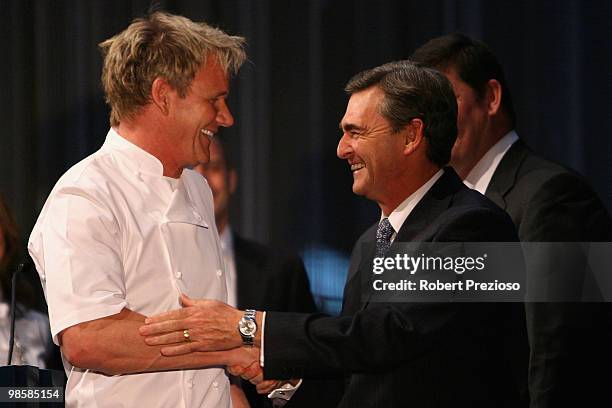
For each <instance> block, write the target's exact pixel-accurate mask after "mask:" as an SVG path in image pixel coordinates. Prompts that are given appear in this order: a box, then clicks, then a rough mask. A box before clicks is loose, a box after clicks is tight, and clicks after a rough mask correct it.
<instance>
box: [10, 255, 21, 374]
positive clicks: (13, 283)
mask: <svg viewBox="0 0 612 408" xmlns="http://www.w3.org/2000/svg"><path fill="white" fill-rule="evenodd" d="M24 266H25V263H20V264H19V266H17V269H16V270H15V272H14V273H13V277H12V278H11V331H10V334H9V349H8V362H7V365H11V361H12V360H13V347H14V345H15V309H16V306H17V302H16V299H15V297H16V296H15V287H16V286H17V285H16V283H17V275H19V273H20V272H21V271H22V270H23V267H24Z"/></svg>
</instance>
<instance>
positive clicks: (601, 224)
mask: <svg viewBox="0 0 612 408" xmlns="http://www.w3.org/2000/svg"><path fill="white" fill-rule="evenodd" d="M486 195H487V196H488V197H489V198H491V200H493V201H494V202H495V203H496V204H498V205H499V206H500V207H501V208H503V209H504V210H506V211H507V212H508V214H510V217H511V218H512V220H513V222H514V224H515V225H516V227H517V230H518V234H519V238H520V240H521V241H525V242H596V241H612V221H611V220H610V217H609V215H608V213H607V211H606V209H605V208H604V206H603V205H602V203H601V201H600V200H599V199H598V198H597V196H596V195H595V193H594V192H593V191H592V190H591V188H590V187H589V186H588V185H587V183H586V182H585V181H584V180H583V178H582V177H580V176H579V175H578V174H576V173H574V172H573V171H570V170H568V169H566V168H564V167H562V166H560V165H558V164H555V163H552V162H550V161H547V160H544V159H542V158H540V157H538V156H536V155H535V154H533V152H531V150H529V149H528V148H527V147H526V146H525V144H524V143H523V142H522V141H520V140H519V141H517V142H516V143H515V144H514V145H513V146H512V147H511V148H510V149H509V150H508V152H507V153H506V155H505V156H504V157H503V159H502V161H501V162H500V164H499V166H498V168H497V169H496V171H495V173H494V174H493V177H492V179H491V183H490V184H489V187H488V188H487V191H486ZM541 261H543V262H539V260H538V259H534V260H533V261H532V262H528V264H527V273H528V276H529V277H528V280H529V281H530V282H536V283H537V282H542V284H543V285H551V284H558V282H557V281H558V280H559V279H560V278H559V276H560V274H561V271H564V272H565V271H568V272H569V275H568V274H564V275H563V279H564V280H571V285H573V286H575V287H577V288H580V287H581V286H582V285H584V284H585V280H586V279H588V275H587V274H586V272H588V271H585V265H578V266H576V265H575V262H576V260H575V259H570V258H569V257H568V256H566V254H559V253H555V254H554V255H552V256H550V257H548V259H542V260H541ZM569 262H571V264H569ZM543 265H546V266H545V267H544V266H543ZM526 313H527V324H528V331H529V339H530V346H531V353H530V367H529V388H530V395H531V406H532V407H538V408H544V407H546V408H548V407H553V408H554V407H561V406H597V405H599V404H597V402H600V401H606V400H607V401H608V404H609V403H610V402H609V401H610V400H611V398H610V397H609V392H608V387H609V380H608V379H607V378H606V376H602V375H600V373H601V372H603V371H602V370H608V369H609V368H610V367H611V366H612V346H611V345H612V316H611V313H610V307H609V305H608V304H597V303H594V304H588V303H582V304H578V303H527V304H526Z"/></svg>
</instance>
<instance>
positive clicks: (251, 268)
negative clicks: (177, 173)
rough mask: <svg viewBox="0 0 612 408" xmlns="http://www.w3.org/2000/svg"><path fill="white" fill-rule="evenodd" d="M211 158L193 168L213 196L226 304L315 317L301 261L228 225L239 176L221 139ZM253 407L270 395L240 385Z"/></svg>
mask: <svg viewBox="0 0 612 408" xmlns="http://www.w3.org/2000/svg"><path fill="white" fill-rule="evenodd" d="M209 149H210V160H209V162H208V163H207V164H200V165H198V166H197V167H196V168H195V170H196V171H198V172H199V173H200V174H202V175H203V176H204V177H205V178H206V180H207V182H208V185H209V186H210V189H211V191H212V193H213V202H214V209H215V223H216V225H217V230H218V231H219V238H220V241H221V247H222V249H223V255H224V258H225V267H226V273H227V275H228V277H227V279H228V304H230V305H232V306H234V307H237V308H238V309H246V308H248V307H251V308H254V309H257V310H275V311H284V312H301V313H314V312H316V306H315V303H314V299H313V297H312V294H311V292H310V284H309V282H308V276H307V275H306V270H305V269H304V264H303V262H302V260H301V259H300V258H299V257H298V256H296V255H291V254H287V253H284V252H282V251H280V250H275V249H273V248H270V247H267V246H265V245H263V244H260V243H258V242H256V241H252V240H248V239H245V238H242V237H241V236H240V235H238V234H237V233H236V232H234V231H233V230H232V229H231V226H230V202H231V198H232V196H233V194H234V192H235V191H236V187H237V183H238V174H237V171H236V168H235V167H234V166H233V162H232V160H231V158H230V157H229V156H228V155H227V153H226V149H225V146H224V144H223V140H222V139H221V138H215V139H213V140H212V141H211V144H210V148H209ZM242 387H243V390H244V392H245V395H246V397H247V399H248V401H249V404H250V405H251V408H258V407H264V406H267V402H268V401H267V398H266V396H262V395H259V394H257V392H256V390H255V387H254V386H252V385H251V384H249V383H243V384H242Z"/></svg>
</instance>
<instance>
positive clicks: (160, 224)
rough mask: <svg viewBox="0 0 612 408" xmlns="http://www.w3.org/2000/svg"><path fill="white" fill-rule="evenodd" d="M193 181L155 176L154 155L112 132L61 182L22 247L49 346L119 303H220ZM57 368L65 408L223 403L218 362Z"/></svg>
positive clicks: (150, 308)
mask: <svg viewBox="0 0 612 408" xmlns="http://www.w3.org/2000/svg"><path fill="white" fill-rule="evenodd" d="M202 180H203V178H202V177H201V176H200V175H199V174H198V173H196V172H194V171H192V170H188V169H186V170H184V171H183V173H182V175H181V177H180V178H179V179H172V178H168V177H164V176H163V166H162V164H161V162H160V161H159V160H158V159H157V158H155V157H154V156H152V155H150V154H149V153H147V152H146V151H144V150H142V149H140V148H139V147H137V146H135V145H133V144H132V143H130V142H128V141H127V140H125V139H123V138H122V137H121V136H119V135H118V134H117V133H116V132H115V131H114V130H113V129H111V130H110V131H109V132H108V135H107V138H106V141H105V143H104V145H103V146H102V148H101V149H100V150H99V151H97V152H96V153H94V154H92V155H91V156H89V157H87V158H86V159H84V160H83V161H81V162H80V163H78V164H76V165H75V166H74V167H72V168H71V169H70V170H68V171H67V172H66V173H65V174H64V175H63V176H62V177H61V178H60V180H59V181H58V182H57V184H56V185H55V187H54V188H53V190H52V191H51V194H50V195H49V198H48V199H47V202H46V203H45V205H44V207H43V210H42V212H41V214H40V216H39V218H38V221H37V222H36V225H35V226H34V229H33V231H32V234H31V236H30V241H29V243H28V249H29V252H30V254H31V255H32V258H33V259H34V262H35V264H36V268H37V270H38V273H39V275H40V278H41V282H42V284H43V288H44V290H45V295H46V298H47V303H48V306H49V318H50V322H51V333H52V335H53V340H54V342H55V343H56V344H57V343H58V341H57V335H58V333H60V332H61V331H62V330H64V329H66V328H68V327H71V326H74V325H76V324H79V323H82V322H86V321H90V320H93V319H98V318H102V317H106V316H111V315H114V314H116V313H119V312H120V311H121V310H122V309H123V308H128V309H130V310H133V311H135V312H138V313H141V314H143V315H145V316H150V315H154V314H157V313H160V312H164V311H168V310H172V309H178V308H180V305H179V301H178V297H179V294H180V293H185V294H187V295H188V296H190V297H194V298H212V299H219V300H222V301H226V300H227V288H226V282H225V276H224V270H223V255H222V252H221V248H220V244H219V237H218V234H217V230H216V226H215V220H214V212H213V201H212V194H211V191H210V188H209V187H208V184H207V183H205V182H204V183H203V182H202ZM203 271H204V272H203ZM116 346H117V347H121V343H119V342H118V343H117V345H116ZM92 353H95V350H92ZM64 367H65V369H66V373H67V375H68V383H67V385H66V406H68V407H71V406H83V407H136V406H142V407H173V408H174V407H201V406H207V407H230V406H231V402H230V397H229V382H228V379H227V376H226V375H225V372H224V370H223V369H221V368H211V369H206V370H184V371H183V370H177V371H166V372H155V373H143V374H133V375H119V376H107V375H104V374H100V373H96V372H93V371H90V370H85V369H81V368H78V367H73V366H71V365H70V364H69V363H68V362H67V361H66V360H65V359H64Z"/></svg>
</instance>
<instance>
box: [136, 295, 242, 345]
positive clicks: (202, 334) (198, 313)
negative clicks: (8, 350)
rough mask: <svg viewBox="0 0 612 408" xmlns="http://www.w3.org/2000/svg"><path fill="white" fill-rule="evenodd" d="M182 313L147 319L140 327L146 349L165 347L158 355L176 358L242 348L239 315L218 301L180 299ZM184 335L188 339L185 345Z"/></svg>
mask: <svg viewBox="0 0 612 408" xmlns="http://www.w3.org/2000/svg"><path fill="white" fill-rule="evenodd" d="M181 304H182V305H183V308H182V309H178V310H172V311H170V312H165V313H160V314H158V315H156V316H152V317H148V318H147V319H146V320H145V325H144V326H142V327H140V329H139V332H140V334H141V335H143V336H146V338H145V343H146V344H148V345H151V346H153V345H168V346H167V347H163V348H162V350H161V352H162V354H163V355H165V356H177V355H181V354H187V353H192V352H194V351H216V350H229V349H233V348H236V347H240V346H242V338H241V337H240V334H239V333H238V330H237V325H238V321H239V320H240V319H241V318H242V315H243V313H242V312H241V311H240V310H237V309H234V308H233V307H231V306H229V305H227V304H225V303H223V302H220V301H218V300H194V299H190V298H189V297H187V296H186V295H181ZM185 331H187V333H188V335H189V339H188V341H186V340H187V339H186V337H185V333H186V332H185Z"/></svg>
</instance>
